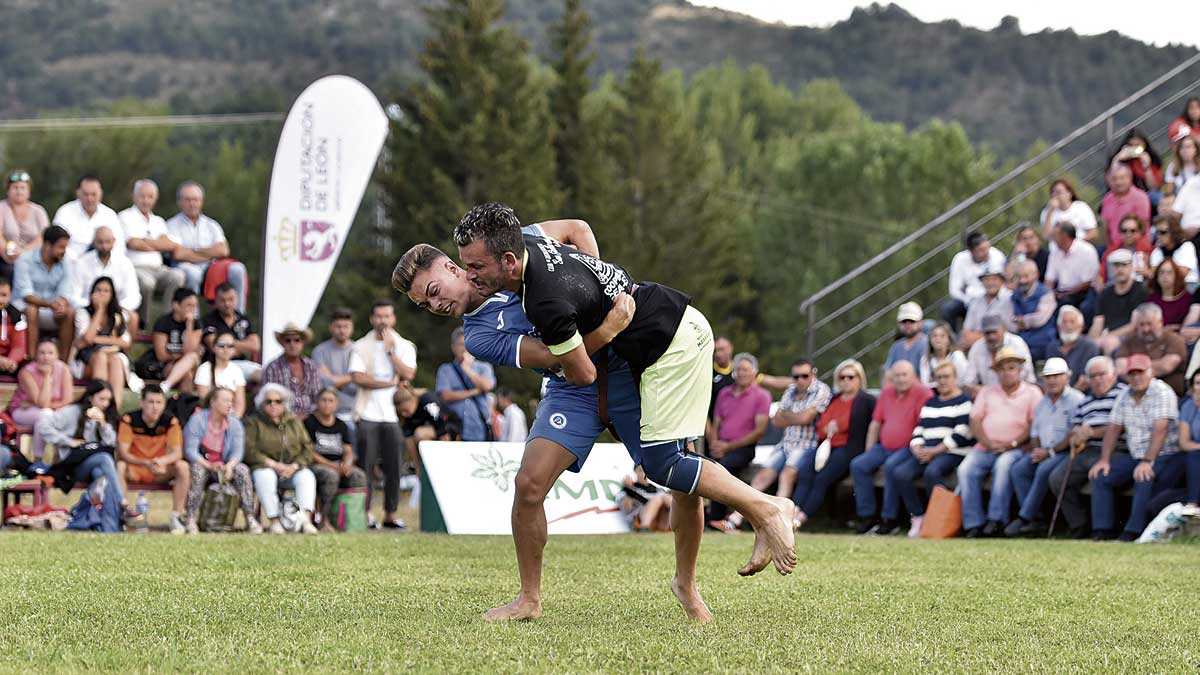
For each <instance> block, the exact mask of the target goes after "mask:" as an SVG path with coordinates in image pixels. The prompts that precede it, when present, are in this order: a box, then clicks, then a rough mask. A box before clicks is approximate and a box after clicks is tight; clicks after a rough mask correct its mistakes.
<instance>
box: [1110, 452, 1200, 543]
mask: <svg viewBox="0 0 1200 675" xmlns="http://www.w3.org/2000/svg"><path fill="white" fill-rule="evenodd" d="M1187 459H1188V458H1186V457H1185V456H1184V455H1183V454H1182V453H1174V454H1171V455H1159V457H1158V458H1157V459H1155V460H1154V480H1150V481H1145V482H1142V481H1137V480H1134V478H1133V470H1134V468H1136V467H1137V465H1138V463H1139V462H1138V460H1136V459H1134V458H1133V457H1131V456H1129V455H1127V454H1125V453H1123V452H1122V453H1119V454H1114V455H1113V456H1112V459H1110V460H1109V470H1108V475H1107V476H1099V477H1097V478H1096V479H1095V480H1093V481H1092V529H1093V530H1112V529H1114V528H1116V526H1117V513H1116V510H1117V509H1116V491H1117V490H1122V489H1124V488H1125V486H1127V485H1129V484H1130V483H1133V506H1131V507H1130V509H1129V520H1128V521H1126V523H1125V531H1126V532H1129V533H1132V534H1141V533H1142V530H1144V529H1146V524H1147V523H1149V522H1150V518H1151V517H1152V516H1151V515H1150V514H1149V509H1148V508H1147V507H1148V506H1149V505H1150V500H1151V499H1153V498H1154V496H1155V495H1157V494H1158V493H1160V492H1162V491H1164V490H1169V489H1171V488H1173V487H1175V486H1176V485H1177V484H1178V483H1180V482H1182V481H1183V478H1184V474H1185V473H1186V472H1187Z"/></svg>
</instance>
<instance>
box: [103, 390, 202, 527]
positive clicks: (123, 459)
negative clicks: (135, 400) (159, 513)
mask: <svg viewBox="0 0 1200 675" xmlns="http://www.w3.org/2000/svg"><path fill="white" fill-rule="evenodd" d="M166 408H167V397H166V396H164V395H163V393H162V389H159V388H158V387H156V386H155V385H153V384H150V385H147V386H146V389H145V390H144V391H143V392H142V406H141V409H140V410H137V411H134V412H132V413H130V414H128V415H125V416H124V417H122V418H121V425H120V427H119V429H118V430H117V474H118V475H119V476H120V477H121V492H123V493H125V494H129V483H130V481H132V482H134V483H138V484H141V485H170V484H172V481H174V485H173V488H172V492H173V496H174V499H173V501H172V511H171V518H170V521H169V522H170V528H171V534H183V533H184V529H185V528H184V525H183V516H182V515H181V514H182V513H183V511H184V508H186V506H187V494H188V477H189V476H190V474H191V466H190V465H188V463H187V460H185V459H184V458H183V428H182V427H181V426H180V425H179V420H177V419H175V417H174V416H173V415H171V413H169V412H166Z"/></svg>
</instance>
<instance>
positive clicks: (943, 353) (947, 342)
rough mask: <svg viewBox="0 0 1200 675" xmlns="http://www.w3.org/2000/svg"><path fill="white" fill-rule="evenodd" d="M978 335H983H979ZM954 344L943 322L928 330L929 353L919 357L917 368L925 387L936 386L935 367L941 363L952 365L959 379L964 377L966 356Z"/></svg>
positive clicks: (946, 324)
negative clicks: (919, 363)
mask: <svg viewBox="0 0 1200 675" xmlns="http://www.w3.org/2000/svg"><path fill="white" fill-rule="evenodd" d="M963 325H964V326H965V325H966V322H963ZM980 335H981V336H982V335H983V334H982V333H980ZM956 343H957V340H955V338H954V331H953V330H951V329H950V324H948V323H946V322H945V321H939V322H937V323H936V324H934V326H933V328H930V329H929V351H928V352H926V353H925V354H924V355H922V356H921V365H920V368H919V372H920V374H921V383H922V384H924V385H925V386H927V387H932V386H934V385H935V384H936V379H935V377H934V373H935V372H937V367H938V366H940V365H942V364H943V363H953V364H954V371H955V372H956V373H958V375H959V376H960V377H963V378H965V377H966V374H967V355H966V354H963V353H962V350H961V349H958V347H957V346H956Z"/></svg>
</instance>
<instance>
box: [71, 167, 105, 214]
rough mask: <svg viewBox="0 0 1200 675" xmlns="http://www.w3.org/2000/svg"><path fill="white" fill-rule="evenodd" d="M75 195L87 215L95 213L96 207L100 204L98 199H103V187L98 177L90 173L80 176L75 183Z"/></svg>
mask: <svg viewBox="0 0 1200 675" xmlns="http://www.w3.org/2000/svg"><path fill="white" fill-rule="evenodd" d="M75 197H76V198H77V199H79V205H80V206H82V207H83V210H84V212H86V213H87V214H88V215H89V216H90V215H92V214H94V213H96V207H98V206H100V201H101V200H103V199H104V188H103V187H101V186H100V179H99V178H96V177H95V176H92V175H86V176H81V177H80V178H79V182H78V183H76V184H75Z"/></svg>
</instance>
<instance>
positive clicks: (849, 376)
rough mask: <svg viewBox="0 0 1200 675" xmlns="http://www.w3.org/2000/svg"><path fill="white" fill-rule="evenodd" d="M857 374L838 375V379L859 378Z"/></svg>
mask: <svg viewBox="0 0 1200 675" xmlns="http://www.w3.org/2000/svg"><path fill="white" fill-rule="evenodd" d="M857 379H858V376H857V375H838V380H839V381H840V380H857Z"/></svg>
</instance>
